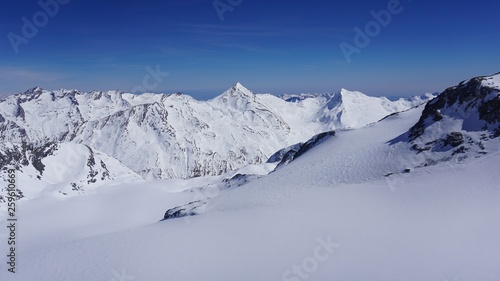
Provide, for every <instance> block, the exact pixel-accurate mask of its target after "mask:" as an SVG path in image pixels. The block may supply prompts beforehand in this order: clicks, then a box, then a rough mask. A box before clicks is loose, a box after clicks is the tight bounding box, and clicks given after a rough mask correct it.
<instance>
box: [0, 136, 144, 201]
mask: <svg viewBox="0 0 500 281" xmlns="http://www.w3.org/2000/svg"><path fill="white" fill-rule="evenodd" d="M1 150H2V152H3V155H2V158H1V160H2V163H3V166H4V167H7V166H9V167H17V168H18V169H19V170H22V173H19V172H18V173H17V176H18V181H19V184H18V190H17V194H18V199H21V198H24V199H32V198H36V197H39V196H41V195H43V194H51V195H54V196H56V197H60V196H65V195H76V194H82V193H85V192H88V191H90V190H94V189H95V188H97V187H99V186H101V185H103V184H105V183H111V182H118V183H123V182H143V181H144V179H143V178H142V177H141V176H139V175H138V174H136V173H135V172H133V171H131V170H130V169H128V168H127V167H126V166H125V165H123V164H122V163H120V162H119V161H118V160H116V159H114V158H113V157H110V156H109V155H106V154H105V153H102V152H100V151H96V150H94V149H92V148H90V147H88V146H85V145H81V144H76V143H61V144H56V143H47V144H46V145H44V146H18V145H13V144H12V143H7V144H1ZM0 177H1V179H2V182H7V181H6V180H7V177H6V174H5V173H2V174H1V175H0ZM6 188H7V185H3V186H2V188H1V189H0V203H4V202H5V198H4V197H3V196H2V195H5V194H6Z"/></svg>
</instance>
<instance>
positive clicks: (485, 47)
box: [0, 0, 500, 99]
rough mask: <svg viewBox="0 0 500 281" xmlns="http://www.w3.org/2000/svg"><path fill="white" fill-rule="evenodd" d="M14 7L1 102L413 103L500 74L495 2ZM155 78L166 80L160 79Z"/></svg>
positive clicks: (1, 50)
mask: <svg viewBox="0 0 500 281" xmlns="http://www.w3.org/2000/svg"><path fill="white" fill-rule="evenodd" d="M37 2H38V3H37ZM3 5H4V11H7V12H6V13H5V15H3V17H2V19H1V20H0V33H1V34H3V37H2V38H3V39H2V40H0V58H1V60H0V85H2V87H0V94H2V95H5V94H12V93H18V92H24V91H26V90H27V89H29V88H32V87H35V86H40V87H42V88H44V89H51V90H54V89H61V88H70V89H73V88H76V89H79V90H82V91H90V90H111V89H119V90H122V91H133V90H134V89H135V90H137V89H141V88H144V89H145V90H146V91H148V92H166V93H169V92H184V93H187V94H191V95H193V96H194V97H195V98H199V99H204V98H209V97H212V96H215V95H218V94H220V93H221V92H223V91H224V90H226V89H227V88H229V87H230V86H231V85H233V84H234V83H236V82H238V81H239V82H241V83H242V84H243V85H244V86H246V87H248V88H249V89H251V90H252V91H254V92H258V93H263V92H265V93H273V94H284V93H301V92H336V91H338V90H339V89H340V88H347V89H350V90H356V91H362V92H364V93H366V94H368V95H373V96H380V95H384V96H410V95H421V94H424V93H427V92H436V91H442V90H444V89H445V88H446V87H448V86H452V85H455V84H457V83H458V82H460V81H461V80H464V79H467V78H469V77H474V76H479V75H489V74H493V73H496V72H498V71H500V69H499V68H498V65H500V56H498V48H497V46H498V45H499V43H500V37H499V36H497V35H498V24H497V23H496V18H497V15H496V11H498V10H499V9H498V8H500V4H499V3H496V2H488V4H487V5H486V4H480V3H477V2H472V1H450V0H445V1H440V2H430V1H411V0H401V1H397V0H376V1H366V0H365V1H359V0H358V1H350V2H347V1H344V2H341V3H338V2H332V1H326V0H318V1H313V2H303V1H297V2H289V1H287V2H285V1H274V2H270V1H262V0H254V1H247V0H216V1H214V0H174V1H152V0H146V1H140V2H137V1H121V2H120V3H119V4H117V3H113V2H102V1H96V0H85V1H75V0H41V1H27V0H20V1H8V2H6V3H3ZM387 12H389V14H387ZM388 15H389V16H388ZM377 17H378V18H377ZM30 25H31V26H30ZM357 28H359V29H357ZM360 30H361V32H363V33H364V35H360V32H359V31H360ZM367 34H368V35H367ZM363 36H365V38H362V37H363ZM360 38H361V39H360ZM367 39H368V40H367ZM361 43H362V44H361ZM341 46H344V49H342V47H341ZM345 46H351V47H353V48H355V49H353V48H351V47H349V48H351V49H349V51H350V52H351V53H350V55H348V56H346V52H345ZM151 70H156V72H157V73H158V72H159V73H160V75H159V76H158V75H157V76H156V78H154V77H151V75H153V74H151ZM167 73H168V74H167ZM148 75H149V76H150V77H149V78H147V77H148ZM153 76H154V75H153ZM144 81H146V82H144Z"/></svg>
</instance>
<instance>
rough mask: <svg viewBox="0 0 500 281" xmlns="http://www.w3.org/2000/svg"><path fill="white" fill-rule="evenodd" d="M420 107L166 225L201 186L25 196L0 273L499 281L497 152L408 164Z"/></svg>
mask: <svg viewBox="0 0 500 281" xmlns="http://www.w3.org/2000/svg"><path fill="white" fill-rule="evenodd" d="M421 112H422V108H418V109H414V110H411V111H408V112H405V113H402V114H399V115H396V116H391V117H389V118H387V119H385V120H383V121H382V122H380V123H378V124H375V125H373V126H370V127H367V128H364V129H360V130H353V131H341V132H338V133H337V134H336V135H335V136H334V137H332V138H330V139H329V140H326V141H325V142H323V143H322V144H320V145H319V146H317V147H316V148H313V149H312V150H311V151H309V152H308V153H306V154H304V155H303V156H302V157H300V158H298V159H296V160H295V161H293V162H291V163H290V164H289V165H286V166H284V167H282V168H280V169H278V170H277V171H275V172H273V173H271V174H270V175H268V176H266V177H263V178H261V179H258V180H255V181H252V182H250V183H249V184H247V185H244V186H242V187H239V188H233V189H229V190H224V191H222V192H220V193H218V194H217V193H215V194H212V195H213V196H212V198H211V199H210V201H209V203H208V207H207V209H206V211H205V213H203V214H201V215H199V216H194V217H188V218H179V219H172V220H166V221H163V222H159V220H160V219H161V218H162V217H163V213H164V211H165V210H167V209H168V208H171V207H175V206H179V205H181V204H185V203H187V202H190V201H192V200H193V198H195V197H196V194H193V193H190V192H177V191H179V190H182V188H180V189H176V188H175V186H176V184H177V183H180V181H178V182H176V183H175V184H174V185H173V186H169V185H167V184H168V182H156V183H144V184H140V185H137V184H127V185H122V186H108V187H106V188H98V189H97V190H96V192H95V193H93V194H90V195H88V196H78V197H71V198H70V199H68V200H61V199H58V198H55V197H43V198H38V199H35V200H31V201H24V202H23V203H21V205H20V206H19V212H20V215H19V217H20V222H22V225H23V227H22V228H20V229H19V233H18V235H19V241H22V243H21V245H22V246H21V249H20V250H19V252H18V257H19V260H20V263H19V267H18V273H16V274H14V275H13V274H11V273H8V272H7V271H6V270H2V271H0V278H1V279H2V280H26V281H27V280H72V281H78V280H138V281H139V280H228V281H233V280H354V281H355V280H359V281H366V280H380V281H388V280H398V281H399V280H415V281H417V280H418V281H421V280H460V281H462V280H471V281H472V280H474V281H478V280H499V278H500V267H498V261H499V260H500V204H498V202H500V175H499V173H498V168H497V167H498V166H499V164H500V155H499V154H498V152H492V153H489V154H487V155H485V156H484V157H481V158H478V159H475V158H472V157H471V158H468V159H467V160H466V161H463V162H454V161H448V162H441V163H438V164H437V165H434V166H430V167H424V168H418V169H413V167H414V166H413V165H414V164H419V163H421V160H422V159H419V157H420V156H419V155H418V154H415V153H414V152H412V151H411V150H410V149H409V146H410V144H408V143H405V142H400V143H397V144H394V145H391V144H390V143H389V142H390V141H391V140H393V139H394V138H396V137H397V136H400V135H401V134H403V133H405V132H406V131H407V130H408V128H409V127H411V126H412V125H413V124H415V123H416V122H417V121H418V119H419V117H420V114H421ZM493 141H497V140H493ZM492 144H493V142H492ZM496 144H497V145H498V142H496ZM407 168H412V170H411V172H410V173H402V171H404V170H405V169H407ZM390 173H393V174H392V175H390V176H387V177H386V176H385V175H388V174H390ZM196 180H201V179H196ZM2 228H3V227H2ZM4 244H5V243H2V245H4ZM325 244H326V246H324V245H325ZM322 245H323V246H322ZM4 261H5V257H1V260H0V262H1V264H5V263H4ZM119 277H120V278H122V279H119Z"/></svg>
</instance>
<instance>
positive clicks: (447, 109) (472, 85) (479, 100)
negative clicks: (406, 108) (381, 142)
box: [407, 74, 500, 159]
mask: <svg viewBox="0 0 500 281" xmlns="http://www.w3.org/2000/svg"><path fill="white" fill-rule="evenodd" d="M499 136H500V74H495V75H493V76H482V77H476V78H473V79H471V80H468V81H464V82H462V83H460V84H459V85H457V86H454V87H450V88H448V89H446V90H445V91H444V92H443V93H441V94H440V95H439V96H438V97H437V98H435V99H434V100H432V101H430V102H429V103H427V105H426V107H425V109H424V111H423V113H422V116H421V117H420V120H419V121H418V123H417V124H415V125H414V126H413V127H412V128H411V129H410V130H409V131H408V134H407V137H408V142H409V143H410V144H412V148H413V149H414V150H415V151H417V152H418V153H424V154H427V155H429V158H432V159H436V155H437V156H438V157H440V158H442V159H449V158H450V157H452V156H455V155H458V157H460V156H461V155H463V156H464V157H467V156H466V155H465V153H466V152H467V151H470V152H471V153H476V154H486V153H488V152H489V151H490V150H496V149H497V147H496V146H495V147H490V142H489V140H491V139H495V138H498V137H499ZM433 154H434V156H432V155H433ZM431 156H432V157H431Z"/></svg>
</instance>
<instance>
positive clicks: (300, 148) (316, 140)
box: [267, 131, 335, 168]
mask: <svg viewBox="0 0 500 281" xmlns="http://www.w3.org/2000/svg"><path fill="white" fill-rule="evenodd" d="M333 136H335V131H329V132H324V133H321V134H318V135H316V136H314V137H312V138H311V139H309V140H308V141H306V142H305V143H299V144H295V145H292V146H289V147H287V148H284V149H281V150H279V151H278V152H276V153H274V154H273V155H272V156H271V157H270V158H269V160H268V161H267V163H276V162H278V161H279V163H278V165H277V167H276V168H278V167H280V166H283V165H286V164H288V163H290V162H292V161H294V160H295V159H297V158H299V157H300V156H302V155H303V154H304V153H306V152H307V151H309V150H311V149H312V148H313V147H315V146H317V145H318V144H320V143H322V142H323V141H325V140H327V139H330V138H331V137H333Z"/></svg>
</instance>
